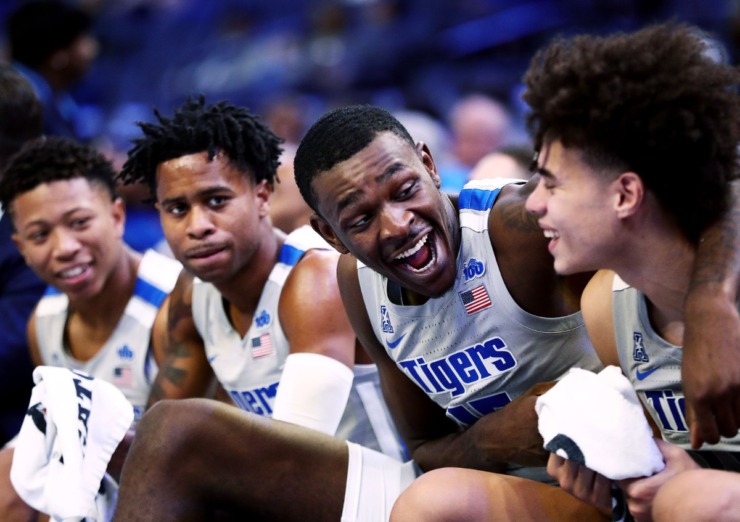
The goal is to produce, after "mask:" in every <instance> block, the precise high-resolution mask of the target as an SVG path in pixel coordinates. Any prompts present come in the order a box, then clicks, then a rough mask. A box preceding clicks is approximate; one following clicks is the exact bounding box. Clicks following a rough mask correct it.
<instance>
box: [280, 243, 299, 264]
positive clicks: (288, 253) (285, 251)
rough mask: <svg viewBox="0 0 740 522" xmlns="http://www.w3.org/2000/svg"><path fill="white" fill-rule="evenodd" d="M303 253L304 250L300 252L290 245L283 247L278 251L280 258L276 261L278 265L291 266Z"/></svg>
mask: <svg viewBox="0 0 740 522" xmlns="http://www.w3.org/2000/svg"><path fill="white" fill-rule="evenodd" d="M305 253H306V251H305V250H300V249H298V248H296V247H294V246H290V245H283V248H282V249H281V250H280V258H279V259H278V263H283V264H286V265H288V266H293V265H295V264H296V263H297V262H298V261H299V260H300V259H301V257H302V256H303V254H305Z"/></svg>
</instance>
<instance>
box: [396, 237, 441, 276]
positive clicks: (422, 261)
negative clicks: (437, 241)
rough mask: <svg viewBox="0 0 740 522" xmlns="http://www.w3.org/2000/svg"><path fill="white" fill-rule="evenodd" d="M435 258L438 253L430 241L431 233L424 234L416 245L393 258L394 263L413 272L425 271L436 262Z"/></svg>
mask: <svg viewBox="0 0 740 522" xmlns="http://www.w3.org/2000/svg"><path fill="white" fill-rule="evenodd" d="M435 259H436V253H435V251H434V248H433V246H432V244H431V242H430V241H429V234H424V236H422V237H421V238H420V239H419V241H417V242H416V243H415V244H414V246H412V247H411V248H409V249H408V250H405V251H404V252H401V253H400V254H398V255H397V256H396V257H395V258H394V259H393V263H394V264H396V265H400V266H403V267H406V268H408V269H410V270H412V271H413V272H423V271H424V270H425V269H427V268H428V267H429V266H431V265H432V264H433V263H434V260H435Z"/></svg>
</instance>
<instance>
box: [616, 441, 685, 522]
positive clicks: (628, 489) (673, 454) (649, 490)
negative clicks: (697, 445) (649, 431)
mask: <svg viewBox="0 0 740 522" xmlns="http://www.w3.org/2000/svg"><path fill="white" fill-rule="evenodd" d="M655 442H656V443H657V444H658V449H659V450H660V452H661V453H662V454H663V460H665V468H664V469H663V471H660V472H658V473H656V474H655V475H652V476H651V477H645V478H635V479H625V480H620V481H617V484H618V485H619V487H620V488H622V491H624V493H625V496H626V500H627V507H628V509H629V511H630V513H631V514H632V516H633V517H634V518H635V520H636V521H637V522H650V521H651V520H652V515H651V511H652V508H653V500H654V499H655V494H656V493H657V492H658V489H660V487H661V486H662V485H663V484H665V483H666V482H667V481H668V479H671V478H673V477H675V476H676V475H678V474H679V473H682V472H684V471H687V470H690V469H697V468H699V465H698V464H697V463H696V462H695V461H694V459H692V458H691V457H690V456H689V454H688V453H686V451H684V450H683V449H681V448H679V447H678V446H675V445H673V444H670V443H668V442H665V441H663V440H661V439H655Z"/></svg>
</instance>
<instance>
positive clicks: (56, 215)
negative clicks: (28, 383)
mask: <svg viewBox="0 0 740 522" xmlns="http://www.w3.org/2000/svg"><path fill="white" fill-rule="evenodd" d="M0 202H2V205H3V207H4V208H5V209H7V211H8V212H9V214H10V216H11V217H12V219H13V224H14V227H15V231H14V234H13V240H14V241H15V243H16V245H17V246H18V248H19V250H20V252H21V253H22V254H23V257H24V259H25V260H26V263H27V264H28V265H29V266H30V267H31V268H33V270H34V271H35V272H36V273H37V274H38V275H39V277H41V278H42V280H43V281H44V282H46V283H47V284H48V285H50V288H49V290H48V291H47V293H46V295H44V296H43V297H42V299H41V301H40V302H39V303H38V305H37V307H36V309H35V310H34V312H33V314H32V315H31V318H30V319H29V321H28V340H29V348H30V352H31V358H32V360H33V362H34V364H35V365H42V364H43V365H48V366H61V367H66V368H70V369H79V370H83V371H86V372H89V373H90V374H91V375H93V376H94V377H98V378H100V379H103V380H106V381H108V382H110V383H112V384H113V385H115V386H117V387H118V388H119V389H120V390H121V391H122V392H123V394H124V395H125V396H126V398H127V399H128V400H129V402H131V404H132V406H133V408H134V411H135V413H136V416H137V417H138V416H139V415H140V414H141V412H142V411H143V409H144V405H145V404H146V398H147V396H148V394H149V389H150V387H151V381H152V380H153V379H154V377H155V376H156V374H157V365H158V363H159V362H160V361H161V360H162V359H163V353H164V345H165V344H166V338H167V327H166V318H167V315H166V310H167V309H166V306H165V305H164V303H166V296H167V295H168V293H169V292H170V290H171V289H172V287H173V285H174V283H175V281H176V279H177V276H178V274H179V272H180V268H181V266H180V264H179V263H177V262H176V261H175V260H173V259H170V258H166V257H165V256H163V255H162V254H158V253H156V252H153V251H148V252H146V253H145V254H144V255H142V254H140V253H138V252H135V251H134V250H132V249H131V248H129V247H128V246H127V245H126V244H125V243H124V242H123V240H122V237H123V228H124V223H125V209H124V206H123V201H122V200H121V199H120V198H119V197H118V196H117V195H116V191H115V172H114V171H113V167H112V165H111V164H110V162H109V161H108V160H107V159H106V158H105V157H103V156H102V155H101V154H100V153H98V152H97V151H95V150H94V149H92V148H90V147H87V146H83V145H79V144H77V143H75V142H73V141H71V140H66V139H62V138H43V139H38V140H35V141H29V142H28V143H26V144H25V145H24V147H23V148H22V149H21V150H20V151H19V152H18V153H17V154H16V155H15V156H13V158H12V161H11V162H10V163H9V164H8V165H7V166H6V169H5V170H4V172H3V175H2V178H1V179H0ZM6 451H7V452H12V451H13V450H12V448H9V449H6V450H3V452H6ZM3 454H4V455H6V454H5V453H3ZM3 462H5V460H4V459H3ZM119 464H120V463H119ZM119 471H120V467H119V468H118V469H117V470H116V469H111V472H112V473H116V474H117V473H118V472H119ZM2 473H3V475H5V473H7V471H6V470H4V469H3V471H2ZM2 493H3V502H2V503H0V518H1V519H2V520H8V521H14V520H19V519H27V517H29V516H32V515H31V514H29V512H30V511H31V509H30V507H28V506H26V505H25V504H23V503H22V502H21V501H20V499H17V500H16V501H15V502H12V501H11V500H10V498H13V497H15V495H16V494H15V490H12V489H11V488H10V485H9V484H8V486H7V488H5V487H3V491H2ZM16 498H17V497H16ZM21 517H23V518H21Z"/></svg>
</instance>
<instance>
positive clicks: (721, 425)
mask: <svg viewBox="0 0 740 522" xmlns="http://www.w3.org/2000/svg"><path fill="white" fill-rule="evenodd" d="M714 418H715V421H716V423H717V429H718V430H719V433H720V435H722V436H723V437H734V436H735V435H737V419H736V417H735V409H734V408H733V407H732V404H731V403H730V402H729V401H721V402H719V403H716V404H715V405H714Z"/></svg>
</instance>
